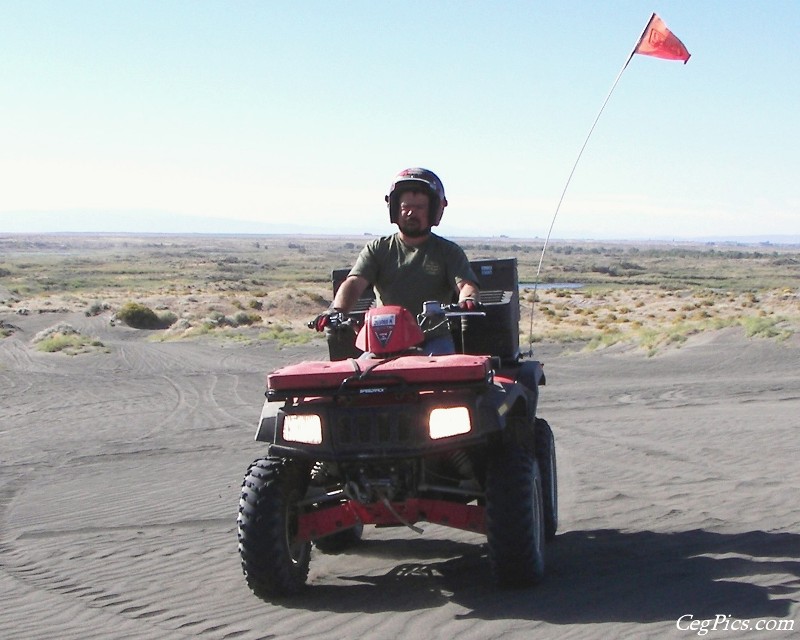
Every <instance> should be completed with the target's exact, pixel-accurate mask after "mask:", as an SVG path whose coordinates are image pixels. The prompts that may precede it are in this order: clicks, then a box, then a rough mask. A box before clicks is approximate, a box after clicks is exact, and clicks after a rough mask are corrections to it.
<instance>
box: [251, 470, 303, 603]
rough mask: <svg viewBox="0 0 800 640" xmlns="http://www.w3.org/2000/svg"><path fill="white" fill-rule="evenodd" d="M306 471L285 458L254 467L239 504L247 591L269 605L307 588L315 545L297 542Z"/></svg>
mask: <svg viewBox="0 0 800 640" xmlns="http://www.w3.org/2000/svg"><path fill="white" fill-rule="evenodd" d="M307 484H308V470H307V469H306V468H305V467H304V466H303V465H299V464H297V463H293V462H291V461H287V460H283V459H281V458H261V459H259V460H256V461H255V462H254V463H253V464H251V465H250V468H249V469H248V470H247V475H246V476H245V477H244V482H243V483H242V493H241V497H240V498H239V517H238V519H237V524H238V530H239V556H240V557H241V561H242V571H243V572H244V575H245V579H246V580H247V585H248V586H249V587H250V589H251V590H252V591H253V593H255V594H256V595H257V596H258V597H259V598H262V599H264V600H269V599H270V598H276V597H281V596H288V595H293V594H296V593H298V592H299V591H300V590H302V588H303V587H304V586H305V582H306V578H307V577H308V565H309V560H310V558H311V543H310V542H308V541H306V542H303V541H298V540H297V539H296V537H297V517H298V509H297V501H298V500H300V499H301V498H302V497H303V496H304V495H305V491H306V486H307Z"/></svg>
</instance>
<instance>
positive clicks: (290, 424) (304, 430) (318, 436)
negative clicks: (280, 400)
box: [283, 413, 322, 444]
mask: <svg viewBox="0 0 800 640" xmlns="http://www.w3.org/2000/svg"><path fill="white" fill-rule="evenodd" d="M283 439H284V440H286V441H287V442H303V443H305V444H321V443H322V421H321V420H320V419H319V416H318V415H316V414H314V413H304V414H300V415H294V414H291V415H287V416H284V418H283Z"/></svg>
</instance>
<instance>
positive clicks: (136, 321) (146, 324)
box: [117, 302, 176, 329]
mask: <svg viewBox="0 0 800 640" xmlns="http://www.w3.org/2000/svg"><path fill="white" fill-rule="evenodd" d="M117 319H119V320H121V321H122V322H124V323H125V324H127V325H128V326H129V327H132V328H134V329H166V328H167V327H169V326H170V325H172V324H173V323H174V322H175V320H176V317H175V314H173V313H162V314H157V313H156V312H155V311H153V310H152V309H151V308H150V307H148V306H147V305H144V304H141V303H139V302H126V303H125V304H124V305H122V308H121V309H120V310H119V311H117Z"/></svg>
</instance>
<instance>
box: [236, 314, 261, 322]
mask: <svg viewBox="0 0 800 640" xmlns="http://www.w3.org/2000/svg"><path fill="white" fill-rule="evenodd" d="M233 321H234V322H235V323H236V324H237V325H242V324H244V325H251V324H255V323H257V322H261V316H260V315H258V314H257V313H247V311H240V312H239V313H237V314H236V315H235V316H233Z"/></svg>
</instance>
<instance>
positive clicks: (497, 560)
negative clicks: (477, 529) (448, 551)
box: [486, 445, 545, 587]
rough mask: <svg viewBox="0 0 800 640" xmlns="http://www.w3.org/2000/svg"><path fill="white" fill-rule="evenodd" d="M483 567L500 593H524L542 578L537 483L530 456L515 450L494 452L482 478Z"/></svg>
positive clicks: (540, 509) (542, 535) (542, 533)
mask: <svg viewBox="0 0 800 640" xmlns="http://www.w3.org/2000/svg"><path fill="white" fill-rule="evenodd" d="M486 536H487V542H488V547H489V563H490V564H491V568H492V573H493V575H494V578H495V580H496V581H497V583H498V584H499V585H500V586H503V587H527V586H531V585H533V584H536V583H538V582H539V581H540V580H541V579H542V577H543V576H544V540H545V530H544V513H543V505H542V479H541V476H540V475H539V465H538V463H537V461H536V458H535V457H534V455H533V454H532V453H531V452H529V451H527V450H526V449H524V448H522V447H518V446H509V445H504V446H502V447H500V448H499V449H498V450H497V451H495V452H494V453H493V454H492V456H491V458H490V460H489V465H488V468H487V473H486Z"/></svg>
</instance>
